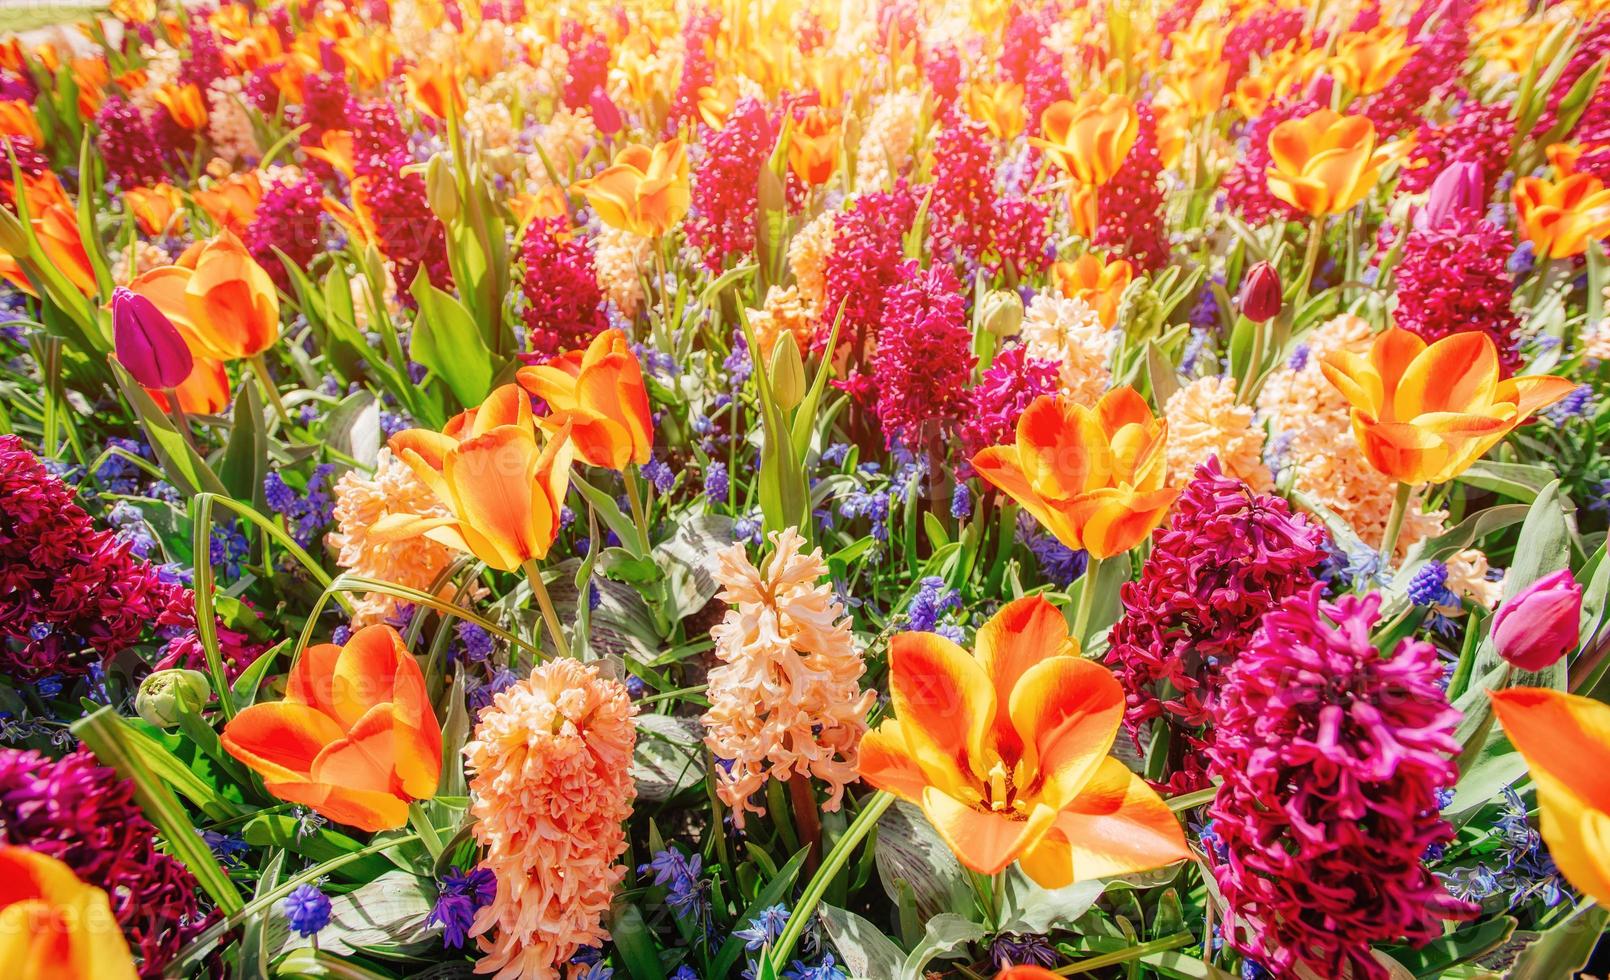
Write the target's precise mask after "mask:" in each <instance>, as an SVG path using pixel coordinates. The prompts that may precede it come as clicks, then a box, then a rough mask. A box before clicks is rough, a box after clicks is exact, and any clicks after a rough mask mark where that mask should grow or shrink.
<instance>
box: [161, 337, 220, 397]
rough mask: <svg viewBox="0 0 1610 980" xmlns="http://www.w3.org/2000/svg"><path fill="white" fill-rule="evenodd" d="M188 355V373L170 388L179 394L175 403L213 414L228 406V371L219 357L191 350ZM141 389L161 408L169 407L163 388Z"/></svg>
mask: <svg viewBox="0 0 1610 980" xmlns="http://www.w3.org/2000/svg"><path fill="white" fill-rule="evenodd" d="M181 335H182V334H181ZM187 343H188V342H187ZM191 356H192V360H193V363H192V365H191V368H190V374H189V375H187V376H186V377H185V379H184V380H183V381H181V382H179V387H177V388H175V389H173V392H174V394H176V395H178V396H179V407H180V408H182V409H184V410H185V411H186V412H188V413H190V414H191V415H217V414H218V413H219V412H222V411H223V410H224V409H226V408H228V407H229V372H228V371H225V370H224V362H223V361H214V360H211V359H209V358H205V357H196V356H195V352H194V351H192V352H191ZM145 393H146V394H148V395H150V396H151V400H152V401H154V402H156V403H157V407H158V408H160V409H162V410H163V411H164V412H171V411H173V406H172V405H170V404H169V403H168V394H167V392H165V391H158V390H157V389H155V388H147V389H145Z"/></svg>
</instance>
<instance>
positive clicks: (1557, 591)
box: [1493, 568, 1582, 670]
mask: <svg viewBox="0 0 1610 980" xmlns="http://www.w3.org/2000/svg"><path fill="white" fill-rule="evenodd" d="M1581 618H1582V586H1581V584H1580V583H1578V582H1577V580H1576V577H1575V576H1574V575H1572V574H1571V570H1570V569H1569V568H1562V569H1560V570H1559V571H1557V572H1555V573H1554V574H1552V575H1545V576H1543V577H1542V578H1540V579H1538V580H1537V581H1536V582H1533V583H1532V584H1531V585H1528V586H1527V587H1526V588H1524V589H1522V590H1521V591H1520V593H1519V594H1517V595H1516V596H1515V597H1514V598H1513V599H1510V600H1509V601H1507V602H1505V603H1504V604H1503V605H1501V606H1499V607H1498V612H1497V614H1495V615H1494V616H1493V644H1494V645H1495V646H1497V647H1498V655H1499V656H1501V657H1503V658H1504V659H1505V660H1507V661H1509V662H1510V663H1512V664H1514V665H1515V666H1516V667H1519V668H1520V669H1521V670H1542V669H1543V668H1545V667H1548V666H1550V665H1552V664H1553V663H1555V662H1556V661H1558V660H1559V659H1560V658H1561V657H1563V656H1565V655H1566V654H1567V653H1570V652H1571V651H1572V650H1575V649H1576V642H1577V633H1578V629H1579V624H1580V621H1581Z"/></svg>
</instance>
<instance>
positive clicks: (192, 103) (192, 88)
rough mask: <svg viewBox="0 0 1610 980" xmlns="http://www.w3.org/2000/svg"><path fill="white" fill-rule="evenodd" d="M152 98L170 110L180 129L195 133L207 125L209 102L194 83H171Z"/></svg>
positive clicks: (154, 93) (157, 91)
mask: <svg viewBox="0 0 1610 980" xmlns="http://www.w3.org/2000/svg"><path fill="white" fill-rule="evenodd" d="M151 97H152V98H153V99H155V100H156V102H157V104H158V105H160V106H162V108H164V109H166V110H168V115H169V116H171V117H172V118H173V121H174V122H175V123H177V124H178V125H179V126H180V128H182V129H188V130H191V131H192V132H194V131H195V130H198V129H200V128H201V127H203V126H205V125H207V100H206V99H204V98H202V96H201V89H199V88H197V87H196V84H195V83H194V82H187V83H186V84H184V85H175V84H173V83H172V82H169V83H168V84H166V85H164V86H162V87H161V88H159V89H157V90H156V91H155V92H153V93H152V95H151Z"/></svg>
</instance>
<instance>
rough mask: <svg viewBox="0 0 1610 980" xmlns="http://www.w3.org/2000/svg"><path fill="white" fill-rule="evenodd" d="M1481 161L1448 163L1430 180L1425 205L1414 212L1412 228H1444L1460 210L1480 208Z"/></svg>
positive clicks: (1455, 217) (1457, 215) (1423, 229)
mask: <svg viewBox="0 0 1610 980" xmlns="http://www.w3.org/2000/svg"><path fill="white" fill-rule="evenodd" d="M1482 188H1483V185H1482V176H1481V164H1479V163H1472V162H1469V161H1463V162H1460V163H1454V164H1449V165H1448V167H1447V169H1445V170H1443V172H1442V173H1440V174H1438V175H1437V179H1436V180H1434V181H1432V182H1431V195H1430V197H1429V198H1428V199H1427V200H1426V206H1425V207H1423V208H1421V209H1420V210H1419V211H1417V212H1415V215H1414V227H1415V230H1416V231H1425V230H1427V229H1430V228H1445V227H1447V226H1448V225H1449V224H1452V223H1453V222H1454V221H1455V220H1456V219H1457V218H1458V217H1459V214H1460V212H1463V211H1476V212H1480V210H1481V205H1482V196H1483V195H1482Z"/></svg>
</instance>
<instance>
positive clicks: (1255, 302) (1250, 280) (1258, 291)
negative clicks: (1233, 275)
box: [1241, 262, 1280, 323]
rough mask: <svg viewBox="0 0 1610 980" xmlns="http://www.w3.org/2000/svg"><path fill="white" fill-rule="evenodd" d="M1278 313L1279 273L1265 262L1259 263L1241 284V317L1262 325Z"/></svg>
mask: <svg viewBox="0 0 1610 980" xmlns="http://www.w3.org/2000/svg"><path fill="white" fill-rule="evenodd" d="M1279 312H1280V273H1278V272H1276V271H1275V267H1274V266H1272V265H1270V264H1269V263H1267V262H1259V263H1258V264H1257V265H1255V266H1253V267H1252V268H1251V269H1250V270H1249V271H1248V272H1247V278H1246V279H1245V280H1243V281H1242V283H1241V315H1242V316H1244V317H1246V318H1247V319H1248V320H1251V321H1252V322H1253V323H1262V322H1264V321H1265V320H1268V319H1271V318H1273V317H1274V316H1275V315H1276V314H1278V313H1279Z"/></svg>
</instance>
